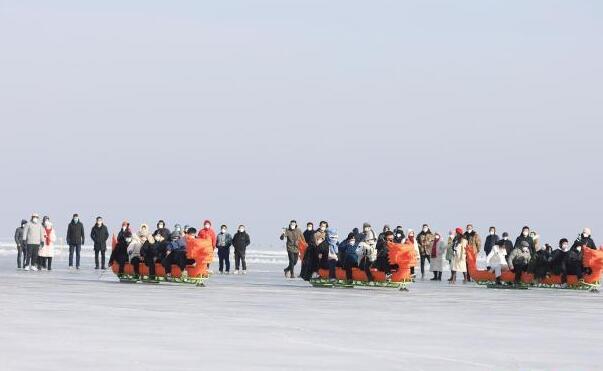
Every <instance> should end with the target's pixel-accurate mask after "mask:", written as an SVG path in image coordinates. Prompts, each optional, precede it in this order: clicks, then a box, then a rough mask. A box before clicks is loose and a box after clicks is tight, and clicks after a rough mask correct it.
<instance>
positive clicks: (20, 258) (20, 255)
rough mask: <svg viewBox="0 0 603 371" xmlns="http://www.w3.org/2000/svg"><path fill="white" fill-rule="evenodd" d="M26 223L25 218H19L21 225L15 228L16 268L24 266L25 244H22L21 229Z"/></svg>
mask: <svg viewBox="0 0 603 371" xmlns="http://www.w3.org/2000/svg"><path fill="white" fill-rule="evenodd" d="M26 224H27V220H25V219H22V220H21V226H20V227H17V229H15V244H16V245H17V269H21V267H25V250H26V249H27V246H26V245H24V244H23V229H24V228H25V225H26Z"/></svg>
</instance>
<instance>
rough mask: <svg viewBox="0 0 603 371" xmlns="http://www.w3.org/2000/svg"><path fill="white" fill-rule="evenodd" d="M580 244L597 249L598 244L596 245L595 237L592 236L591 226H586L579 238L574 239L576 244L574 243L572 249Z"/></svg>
mask: <svg viewBox="0 0 603 371" xmlns="http://www.w3.org/2000/svg"><path fill="white" fill-rule="evenodd" d="M578 246H586V247H588V248H591V249H593V250H596V249H597V245H595V241H593V239H592V237H591V230H590V228H588V227H585V228H584V230H582V234H580V235H579V236H578V238H576V241H574V244H573V245H572V249H573V248H576V247H578Z"/></svg>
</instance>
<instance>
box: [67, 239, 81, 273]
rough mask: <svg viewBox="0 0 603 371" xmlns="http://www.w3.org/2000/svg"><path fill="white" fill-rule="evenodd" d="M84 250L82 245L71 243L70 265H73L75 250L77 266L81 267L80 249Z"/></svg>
mask: <svg viewBox="0 0 603 371" xmlns="http://www.w3.org/2000/svg"><path fill="white" fill-rule="evenodd" d="M81 250H82V245H81V244H77V245H69V266H70V267H73V252H74V251H75V267H76V268H79V267H80V251H81Z"/></svg>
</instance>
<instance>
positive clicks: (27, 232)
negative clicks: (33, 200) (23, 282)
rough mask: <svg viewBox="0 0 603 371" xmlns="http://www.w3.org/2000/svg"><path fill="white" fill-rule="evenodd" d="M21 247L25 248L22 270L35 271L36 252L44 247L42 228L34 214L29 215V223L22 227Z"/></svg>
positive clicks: (37, 216)
mask: <svg viewBox="0 0 603 371" xmlns="http://www.w3.org/2000/svg"><path fill="white" fill-rule="evenodd" d="M23 245H24V246H26V249H25V262H24V263H23V269H24V270H26V271H28V270H32V271H37V270H38V268H37V262H38V251H39V249H40V247H44V227H42V225H41V224H40V216H39V215H38V214H36V213H33V214H32V215H31V219H30V221H29V222H28V223H27V224H25V226H24V227H23Z"/></svg>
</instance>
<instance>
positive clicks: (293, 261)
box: [285, 251, 299, 278]
mask: <svg viewBox="0 0 603 371" xmlns="http://www.w3.org/2000/svg"><path fill="white" fill-rule="evenodd" d="M287 256H288V257H289V265H288V266H287V268H285V273H286V272H289V273H291V278H294V277H295V266H296V265H297V259H299V252H292V251H287Z"/></svg>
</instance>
